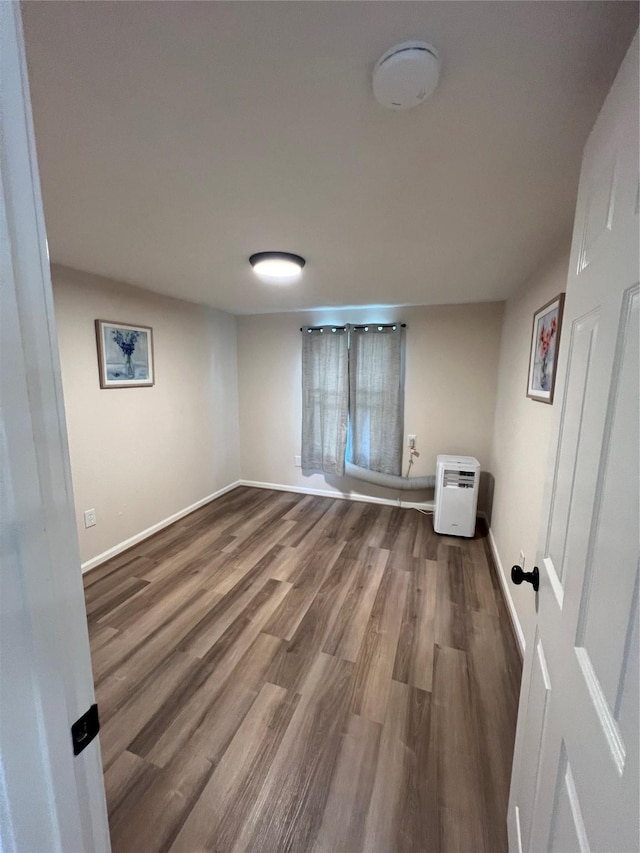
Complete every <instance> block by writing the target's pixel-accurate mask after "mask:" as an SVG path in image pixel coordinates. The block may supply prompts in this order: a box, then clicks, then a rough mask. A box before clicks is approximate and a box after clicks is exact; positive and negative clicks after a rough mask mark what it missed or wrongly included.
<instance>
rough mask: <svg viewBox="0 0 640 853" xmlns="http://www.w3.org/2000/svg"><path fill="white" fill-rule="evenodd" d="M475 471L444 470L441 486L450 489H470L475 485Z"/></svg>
mask: <svg viewBox="0 0 640 853" xmlns="http://www.w3.org/2000/svg"><path fill="white" fill-rule="evenodd" d="M475 479H476V475H475V471H457V470H451V469H449V468H445V471H444V477H443V485H444V487H445V488H452V489H472V488H473V486H474V483H475Z"/></svg>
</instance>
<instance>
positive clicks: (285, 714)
mask: <svg viewBox="0 0 640 853" xmlns="http://www.w3.org/2000/svg"><path fill="white" fill-rule="evenodd" d="M299 699H300V696H299V694H295V693H290V692H289V691H287V690H285V689H283V688H282V687H277V686H275V685H273V684H269V683H268V682H267V683H266V684H264V685H263V687H262V689H261V691H260V693H259V694H258V696H257V697H256V700H255V702H254V703H253V705H252V706H251V708H250V710H249V712H248V713H247V715H246V717H245V718H244V720H243V721H242V724H241V725H240V727H239V728H238V731H237V732H236V734H235V736H234V737H233V739H232V740H231V742H230V744H229V747H228V749H227V750H226V751H225V753H224V755H223V757H222V759H221V761H220V763H219V764H218V766H217V767H216V769H215V772H214V773H213V774H212V776H211V778H210V779H209V782H208V783H207V785H206V787H205V789H204V790H203V792H202V794H201V795H200V797H199V798H198V801H197V803H196V805H195V807H194V808H193V810H192V811H191V812H190V813H189V816H188V818H187V820H186V821H185V823H184V825H183V827H182V829H181V831H180V833H179V834H178V836H177V838H176V839H175V841H174V843H173V845H172V847H171V850H172V853H178V851H180V853H193V851H194V850H214V849H215V850H231V848H232V847H233V845H234V843H235V841H236V839H237V838H238V836H239V835H240V833H241V831H242V828H243V826H244V824H245V820H246V815H247V814H248V813H250V812H251V809H252V808H253V804H254V802H255V800H256V797H257V795H258V793H259V791H260V789H261V788H262V785H263V783H264V780H265V778H266V775H267V773H268V771H269V769H270V767H271V764H272V761H273V758H274V756H275V753H276V752H277V750H278V747H279V746H280V742H281V741H282V738H283V736H284V733H285V731H286V730H287V727H288V725H289V722H290V721H291V717H292V716H293V713H294V711H295V709H296V706H297V704H298V701H299Z"/></svg>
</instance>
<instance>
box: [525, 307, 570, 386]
mask: <svg viewBox="0 0 640 853" xmlns="http://www.w3.org/2000/svg"><path fill="white" fill-rule="evenodd" d="M563 307H564V293H561V294H559V296H556V297H555V298H554V299H552V300H551V302H548V303H547V304H546V305H543V306H542V308H540V309H539V310H538V311H536V313H535V314H534V315H533V331H532V335H531V350H530V355H529V378H528V382H527V397H531V399H532V400H538V401H540V402H542V403H552V402H553V391H554V386H555V379H556V368H557V354H558V348H559V344H560V328H561V325H562V309H563Z"/></svg>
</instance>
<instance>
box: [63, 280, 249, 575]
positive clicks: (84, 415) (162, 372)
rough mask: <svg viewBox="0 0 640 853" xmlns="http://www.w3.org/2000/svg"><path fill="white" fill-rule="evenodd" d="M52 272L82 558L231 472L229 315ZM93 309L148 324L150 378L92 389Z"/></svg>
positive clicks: (233, 362) (206, 491) (202, 494)
mask: <svg viewBox="0 0 640 853" xmlns="http://www.w3.org/2000/svg"><path fill="white" fill-rule="evenodd" d="M52 277H53V293H54V301H55V309H56V322H57V327H58V338H59V346H60V358H61V362H62V380H63V388H64V398H65V407H66V412H67V427H68V432H69V447H70V453H71V469H72V475H73V487H74V493H75V503H76V515H77V521H78V532H79V538H80V552H81V558H82V561H83V563H84V562H87V561H89V560H91V559H92V558H94V557H96V556H97V555H99V554H101V553H103V552H105V551H107V550H108V549H110V548H113V547H115V546H117V545H118V544H120V543H122V542H123V541H125V540H127V539H129V538H130V537H132V536H135V535H136V534H139V533H140V532H142V531H144V530H146V529H147V528H149V527H151V526H152V525H155V524H157V523H159V522H161V521H162V520H164V519H166V518H168V517H169V516H171V515H173V514H174V513H177V512H180V511H181V510H183V509H185V508H186V507H188V506H191V505H192V504H194V503H195V502H197V501H199V500H201V499H203V498H206V497H207V496H208V495H211V494H213V493H214V492H216V491H218V490H219V489H221V488H223V487H224V486H227V485H228V484H230V483H232V482H235V481H236V480H237V479H238V477H239V462H238V460H239V449H238V447H239V445H238V404H237V385H238V383H237V356H236V320H235V317H232V316H230V315H229V314H224V313H222V312H220V311H214V310H212V309H209V308H204V307H202V306H200V305H194V304H191V303H188V302H182V301H180V300H177V299H171V298H168V297H163V296H159V295H157V294H154V293H150V292H149V291H144V290H140V289H138V288H134V287H131V286H130V285H125V284H120V283H117V282H113V281H109V280H107V279H103V278H99V277H97V276H90V275H88V274H86V273H81V272H77V271H74V270H69V269H66V268H64V267H58V266H54V267H53V270H52ZM97 318H99V319H104V320H120V321H122V322H127V323H140V324H144V325H148V326H152V327H153V340H154V350H155V374H156V375H155V379H156V384H155V385H154V386H153V387H152V388H125V389H118V390H115V389H108V390H102V389H101V388H100V384H99V381H98V364H97V355H96V338H95V331H94V320H96V319H97ZM89 508H95V510H96V514H97V522H98V523H97V525H96V526H95V527H92V528H89V529H88V530H86V529H85V527H84V521H83V511H84V510H85V509H89Z"/></svg>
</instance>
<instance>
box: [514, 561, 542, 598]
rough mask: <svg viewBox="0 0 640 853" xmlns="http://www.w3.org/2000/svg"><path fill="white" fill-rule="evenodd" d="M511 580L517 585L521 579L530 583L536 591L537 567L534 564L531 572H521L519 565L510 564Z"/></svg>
mask: <svg viewBox="0 0 640 853" xmlns="http://www.w3.org/2000/svg"><path fill="white" fill-rule="evenodd" d="M511 580H512V581H513V582H514V583H515V584H517V585H519V584H521V583H522V581H526V582H527V583H530V584H531V586H532V587H533V588H534V589H535V591H536V592H537V591H538V587H539V586H540V572H539V571H538V567H537V566H534V567H533V571H532V572H523V571H522V569H521V568H520V566H512V567H511Z"/></svg>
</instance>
